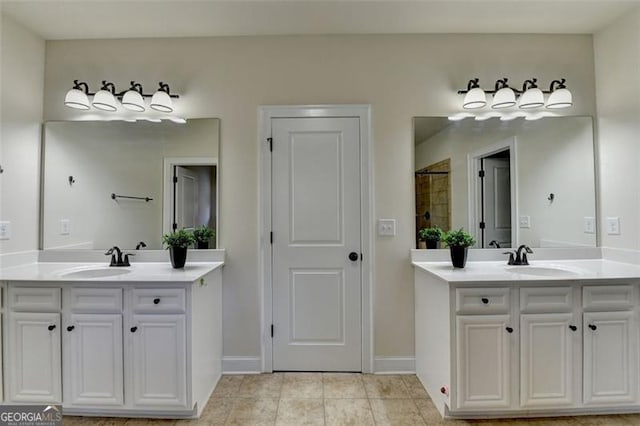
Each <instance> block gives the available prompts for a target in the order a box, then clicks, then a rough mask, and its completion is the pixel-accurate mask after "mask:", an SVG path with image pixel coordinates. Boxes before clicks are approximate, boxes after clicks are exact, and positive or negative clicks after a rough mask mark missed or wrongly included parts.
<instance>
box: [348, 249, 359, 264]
mask: <svg viewBox="0 0 640 426" xmlns="http://www.w3.org/2000/svg"><path fill="white" fill-rule="evenodd" d="M349 260H350V261H352V262H355V261H356V260H358V253H356V252H355V251H352V252H351V253H349Z"/></svg>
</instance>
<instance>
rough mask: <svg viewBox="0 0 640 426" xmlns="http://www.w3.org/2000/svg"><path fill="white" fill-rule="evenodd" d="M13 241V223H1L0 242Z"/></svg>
mask: <svg viewBox="0 0 640 426" xmlns="http://www.w3.org/2000/svg"><path fill="white" fill-rule="evenodd" d="M10 239H11V222H6V221H5V222H0V240H10Z"/></svg>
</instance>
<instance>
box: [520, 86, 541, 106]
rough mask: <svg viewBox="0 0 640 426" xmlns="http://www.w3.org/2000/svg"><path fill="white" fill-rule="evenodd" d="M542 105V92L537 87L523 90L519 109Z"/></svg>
mask: <svg viewBox="0 0 640 426" xmlns="http://www.w3.org/2000/svg"><path fill="white" fill-rule="evenodd" d="M541 106H544V94H543V93H542V90H540V89H538V88H537V87H534V88H531V89H529V90H527V91H526V92H524V93H523V94H522V96H521V97H520V104H519V107H520V109H532V108H540V107H541Z"/></svg>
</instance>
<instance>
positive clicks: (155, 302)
mask: <svg viewBox="0 0 640 426" xmlns="http://www.w3.org/2000/svg"><path fill="white" fill-rule="evenodd" d="M158 303H160V298H159V297H156V298H155V299H153V304H154V305H157V304H158Z"/></svg>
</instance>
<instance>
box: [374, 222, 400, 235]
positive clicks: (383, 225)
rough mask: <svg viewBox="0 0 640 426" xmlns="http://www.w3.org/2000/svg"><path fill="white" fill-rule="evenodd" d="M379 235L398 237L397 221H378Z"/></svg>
mask: <svg viewBox="0 0 640 426" xmlns="http://www.w3.org/2000/svg"><path fill="white" fill-rule="evenodd" d="M378 235H380V236H384V237H394V236H395V235H396V220H395V219H378Z"/></svg>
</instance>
